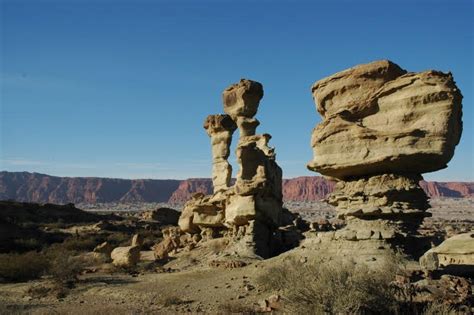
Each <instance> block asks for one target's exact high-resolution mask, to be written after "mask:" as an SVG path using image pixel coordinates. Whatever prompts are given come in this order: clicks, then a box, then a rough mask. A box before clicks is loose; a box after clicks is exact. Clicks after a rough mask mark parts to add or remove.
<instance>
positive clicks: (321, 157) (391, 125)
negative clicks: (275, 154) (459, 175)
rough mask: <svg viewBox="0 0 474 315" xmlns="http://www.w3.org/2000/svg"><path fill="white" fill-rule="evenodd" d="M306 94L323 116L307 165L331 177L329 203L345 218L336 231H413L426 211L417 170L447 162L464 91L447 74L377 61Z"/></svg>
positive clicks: (379, 234)
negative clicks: (412, 70) (335, 182)
mask: <svg viewBox="0 0 474 315" xmlns="http://www.w3.org/2000/svg"><path fill="white" fill-rule="evenodd" d="M312 93H313V98H314V101H315V103H316V105H317V111H318V112H319V114H320V115H321V117H322V122H321V123H320V124H318V125H317V126H316V127H315V128H314V130H313V134H312V139H311V146H312V148H313V155H314V157H313V159H312V161H311V162H309V164H308V168H309V169H310V170H313V171H316V172H319V173H321V174H322V175H324V176H326V177H328V178H330V179H333V180H335V181H337V184H336V186H335V191H334V192H333V193H332V194H331V195H330V196H329V198H328V202H329V203H330V204H332V205H334V206H336V209H337V213H338V216H339V218H342V219H345V220H346V222H347V228H346V229H345V231H342V232H341V233H339V236H340V237H342V238H347V239H353V240H354V239H396V238H404V237H407V236H410V235H416V228H417V227H418V226H419V224H420V223H421V221H422V220H423V218H424V217H425V216H429V213H427V212H426V210H427V209H428V208H429V203H428V198H427V196H426V194H425V193H424V192H423V190H422V189H421V187H420V186H419V181H420V180H421V179H422V176H421V174H422V173H426V172H433V171H436V170H439V169H442V168H445V167H447V163H448V162H449V161H450V160H451V158H452V157H453V154H454V149H455V146H456V145H457V144H458V143H459V140H460V137H461V132H462V121H461V116H462V105H461V101H462V95H461V92H460V91H459V89H458V88H457V87H456V84H455V82H454V80H453V77H452V75H451V73H443V72H440V71H434V70H428V71H424V72H420V73H412V72H407V71H406V70H403V69H402V68H400V67H399V66H398V65H396V64H394V63H392V62H390V61H388V60H382V61H375V62H372V63H369V64H363V65H358V66H355V67H353V68H350V69H347V70H344V71H342V72H338V73H336V74H334V75H332V76H330V77H327V78H325V79H322V80H320V81H318V82H316V83H315V84H314V85H313V87H312ZM336 237H337V235H336Z"/></svg>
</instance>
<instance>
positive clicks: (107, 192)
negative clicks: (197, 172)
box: [0, 171, 474, 204]
mask: <svg viewBox="0 0 474 315" xmlns="http://www.w3.org/2000/svg"><path fill="white" fill-rule="evenodd" d="M421 186H422V188H423V189H424V190H425V192H426V193H427V194H428V196H430V197H431V198H437V197H456V198H466V197H474V183H473V182H425V181H422V182H421ZM333 188H334V183H333V182H330V181H328V180H326V179H324V178H323V177H320V176H311V177H309V176H308V177H296V178H291V179H284V180H283V196H284V199H285V200H286V201H315V200H320V199H323V198H325V197H326V196H327V194H329V193H330V192H331V191H332V190H333ZM196 192H202V193H204V194H210V193H211V192H212V181H211V179H209V178H191V179H186V180H174V179H133V180H131V179H116V178H99V177H57V176H50V175H44V174H39V173H29V172H6V171H3V172H0V200H10V199H12V200H16V201H23V202H38V203H56V204H65V203H99V202H169V203H172V204H180V203H183V202H185V201H186V200H188V199H189V198H190V197H191V195H192V194H194V193H196Z"/></svg>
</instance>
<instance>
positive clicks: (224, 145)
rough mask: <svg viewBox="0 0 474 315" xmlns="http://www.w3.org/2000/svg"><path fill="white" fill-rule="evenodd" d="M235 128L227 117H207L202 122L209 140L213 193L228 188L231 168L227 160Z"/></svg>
mask: <svg viewBox="0 0 474 315" xmlns="http://www.w3.org/2000/svg"><path fill="white" fill-rule="evenodd" d="M236 128H237V126H236V125H235V122H234V121H233V120H232V119H231V118H230V116H228V115H209V116H207V118H206V120H205V121H204V129H206V131H207V134H208V135H209V137H210V138H211V146H212V185H213V188H214V192H215V193H216V192H219V191H223V190H227V189H228V188H229V186H230V180H231V178H232V166H231V165H230V163H229V162H228V161H227V158H228V157H229V154H230V145H231V142H232V134H233V133H234V131H235V129H236Z"/></svg>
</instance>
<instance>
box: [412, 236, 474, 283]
mask: <svg viewBox="0 0 474 315" xmlns="http://www.w3.org/2000/svg"><path fill="white" fill-rule="evenodd" d="M420 265H421V267H422V268H423V269H424V270H426V271H435V270H439V269H454V270H456V271H457V272H459V273H466V274H469V273H471V274H473V273H474V232H469V233H463V234H458V235H455V236H452V237H450V238H448V239H447V240H445V241H444V242H443V243H441V244H440V245H438V246H436V247H434V248H432V249H430V250H429V251H427V252H426V253H425V254H424V255H423V256H421V258H420Z"/></svg>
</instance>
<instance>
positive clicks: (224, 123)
mask: <svg viewBox="0 0 474 315" xmlns="http://www.w3.org/2000/svg"><path fill="white" fill-rule="evenodd" d="M262 97H263V87H262V85H261V84H260V83H258V82H255V81H251V80H247V79H242V80H240V82H239V83H236V84H232V85H231V86H229V87H228V88H227V89H225V90H224V92H223V97H222V100H223V105H224V111H225V113H226V114H225V115H222V114H219V115H209V116H208V117H207V118H206V120H205V122H204V129H206V132H207V134H208V135H209V136H210V138H211V145H212V159H213V170H212V172H213V175H212V181H213V185H214V194H213V195H208V196H205V195H203V194H195V195H194V196H193V198H192V199H191V200H189V201H188V202H187V203H186V204H185V206H184V209H183V212H182V214H181V217H180V219H179V226H180V228H181V230H182V231H183V232H186V233H190V234H197V233H200V234H201V236H202V239H203V240H206V239H208V238H210V237H211V238H212V237H219V236H224V237H228V238H230V239H232V242H231V244H234V245H235V246H234V247H233V251H234V252H238V253H240V254H243V255H253V254H256V255H259V256H261V257H268V256H270V255H271V254H272V248H271V247H272V239H271V236H272V234H273V233H274V232H275V230H276V229H277V227H278V226H279V224H280V221H281V217H282V211H283V208H282V205H283V202H282V188H281V182H282V171H281V168H280V167H279V166H278V165H277V163H276V161H275V150H274V149H273V148H271V147H269V146H268V142H269V140H270V139H271V136H270V135H269V134H261V135H257V134H256V128H257V126H258V125H259V121H258V120H257V119H255V118H254V116H255V115H256V113H257V110H258V106H259V103H260V100H261V98H262ZM237 127H238V128H239V131H240V137H239V141H238V144H237V148H236V156H237V162H238V164H239V167H240V169H239V171H238V173H237V175H236V181H235V184H234V185H233V186H231V177H232V166H231V165H230V164H229V162H228V160H227V159H228V157H229V150H230V145H231V141H232V134H233V132H234V131H235V129H236V128H237Z"/></svg>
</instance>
